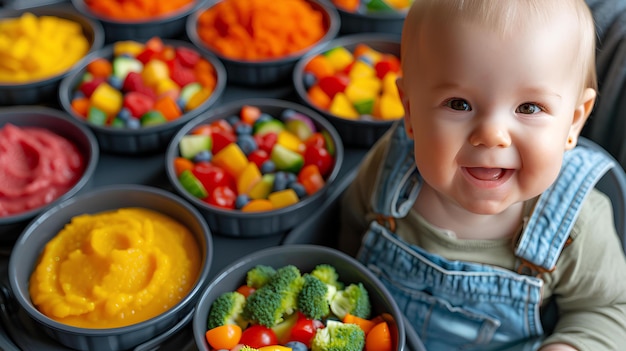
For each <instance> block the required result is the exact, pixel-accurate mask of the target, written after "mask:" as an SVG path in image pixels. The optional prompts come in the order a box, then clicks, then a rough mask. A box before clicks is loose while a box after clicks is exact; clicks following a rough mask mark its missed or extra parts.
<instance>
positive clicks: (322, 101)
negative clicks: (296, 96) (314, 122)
mask: <svg viewBox="0 0 626 351" xmlns="http://www.w3.org/2000/svg"><path fill="white" fill-rule="evenodd" d="M307 97H308V98H309V100H310V101H311V104H313V105H315V106H317V107H318V108H320V109H323V110H327V109H328V107H330V102H331V99H330V97H329V96H328V94H326V93H325V92H324V90H322V88H320V86H319V85H314V86H312V87H311V88H309V91H308V92H307Z"/></svg>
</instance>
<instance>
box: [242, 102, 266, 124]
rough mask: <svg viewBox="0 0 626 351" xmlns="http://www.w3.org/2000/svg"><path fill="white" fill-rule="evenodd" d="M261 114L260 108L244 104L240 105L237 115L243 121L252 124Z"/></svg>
mask: <svg viewBox="0 0 626 351" xmlns="http://www.w3.org/2000/svg"><path fill="white" fill-rule="evenodd" d="M259 116H261V109H260V108H258V107H257V106H251V105H244V106H242V107H241V112H240V113H239V117H240V118H241V120H242V121H243V122H244V123H247V124H249V125H253V124H254V122H256V120H257V119H258V118H259Z"/></svg>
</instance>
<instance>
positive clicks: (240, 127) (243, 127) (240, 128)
mask: <svg viewBox="0 0 626 351" xmlns="http://www.w3.org/2000/svg"><path fill="white" fill-rule="evenodd" d="M235 133H236V134H237V135H243V134H252V126H251V125H249V124H246V123H237V124H236V125H235Z"/></svg>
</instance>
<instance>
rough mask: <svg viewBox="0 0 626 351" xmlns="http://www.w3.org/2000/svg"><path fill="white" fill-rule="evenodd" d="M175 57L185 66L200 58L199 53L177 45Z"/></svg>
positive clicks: (193, 63) (191, 64)
mask: <svg viewBox="0 0 626 351" xmlns="http://www.w3.org/2000/svg"><path fill="white" fill-rule="evenodd" d="M175 52H176V59H178V61H179V62H180V63H181V64H182V65H183V66H185V67H190V68H191V67H193V66H195V65H196V63H198V61H199V60H200V54H199V53H198V52H197V51H195V50H193V49H190V48H186V47H182V46H181V47H177V48H176V50H175Z"/></svg>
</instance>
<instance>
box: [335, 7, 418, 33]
mask: <svg viewBox="0 0 626 351" xmlns="http://www.w3.org/2000/svg"><path fill="white" fill-rule="evenodd" d="M337 12H338V13H339V17H340V18H341V28H340V29H339V32H340V33H341V34H342V35H346V34H356V33H389V34H397V35H400V34H401V33H402V26H403V25H404V18H405V17H406V11H404V12H400V11H394V12H379V13H375V12H368V13H362V12H351V11H346V10H343V9H341V8H337Z"/></svg>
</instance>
